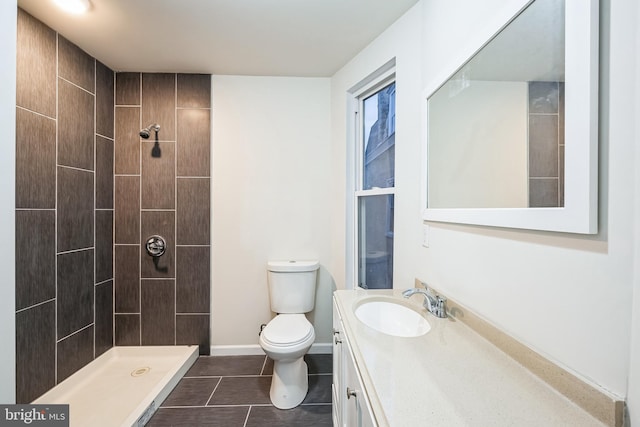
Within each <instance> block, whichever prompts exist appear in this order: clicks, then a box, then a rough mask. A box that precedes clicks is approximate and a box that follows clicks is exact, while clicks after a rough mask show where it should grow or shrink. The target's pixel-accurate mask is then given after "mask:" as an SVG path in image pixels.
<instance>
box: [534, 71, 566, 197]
mask: <svg viewBox="0 0 640 427" xmlns="http://www.w3.org/2000/svg"><path fill="white" fill-rule="evenodd" d="M529 206H530V207H560V206H564V83H562V82H529Z"/></svg>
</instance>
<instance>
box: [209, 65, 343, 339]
mask: <svg viewBox="0 0 640 427" xmlns="http://www.w3.org/2000/svg"><path fill="white" fill-rule="evenodd" d="M329 96H330V93H329V79H326V78H325V79H323V78H284V77H239V76H214V77H213V95H212V97H213V175H212V176H213V209H212V224H213V236H212V238H213V240H212V243H213V255H212V256H213V264H212V270H213V271H212V278H213V279H212V286H213V292H212V313H213V314H212V319H211V337H212V346H213V347H214V351H215V349H216V347H219V346H243V345H244V346H254V347H255V346H257V344H258V331H259V327H260V324H262V323H266V322H268V321H269V320H271V318H272V313H271V311H270V308H269V294H268V288H267V270H266V264H267V261H268V260H288V259H317V260H319V261H320V263H321V268H320V272H319V281H318V292H317V298H316V308H315V311H314V312H313V313H312V314H311V315H310V318H311V319H313V321H314V325H315V329H316V343H330V342H331V292H332V288H333V286H334V285H333V279H332V277H331V275H330V274H329V272H328V269H327V264H328V262H329V260H330V258H331V257H330V249H331V241H330V233H329V231H330V211H331V208H332V204H333V203H334V200H335V197H334V194H332V193H331V191H330V190H331V188H330V182H331V169H330V167H331V161H330V154H331V153H330V146H329V129H330V116H329V113H330V110H329ZM256 348H257V349H259V348H258V347H255V348H254V350H255V349H256Z"/></svg>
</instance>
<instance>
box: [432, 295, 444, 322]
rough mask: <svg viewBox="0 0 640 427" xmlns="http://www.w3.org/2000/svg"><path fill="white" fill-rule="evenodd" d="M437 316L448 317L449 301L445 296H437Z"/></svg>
mask: <svg viewBox="0 0 640 427" xmlns="http://www.w3.org/2000/svg"><path fill="white" fill-rule="evenodd" d="M435 311H436V312H435V313H434V314H435V315H436V316H437V317H442V318H444V317H447V299H446V298H445V297H443V296H440V295H436V307H435Z"/></svg>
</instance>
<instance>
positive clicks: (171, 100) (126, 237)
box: [114, 73, 211, 354]
mask: <svg viewBox="0 0 640 427" xmlns="http://www.w3.org/2000/svg"><path fill="white" fill-rule="evenodd" d="M210 98H211V76H209V75H200V74H152V73H117V74H116V107H115V163H114V167H115V189H114V199H115V246H114V247H115V258H114V259H115V344H116V345H174V344H198V345H199V346H200V353H201V354H208V353H209V317H210V307H209V300H210V298H209V292H210V285H209V283H210V267H209V266H210V260H209V257H210V253H211V246H210V226H209V223H210V220H209V218H210V215H209V212H210V208H209V206H210V172H209V170H210V168H209V161H210V160H209V159H210V133H211V124H210V123H211V120H210V119H211V101H210ZM153 123H157V124H159V125H160V131H159V132H158V135H157V137H158V139H157V141H156V139H155V133H154V132H153V131H151V137H150V138H149V139H147V140H145V139H141V138H140V136H139V131H140V129H142V128H144V127H147V126H148V125H150V124H153ZM152 235H161V236H162V237H164V238H165V240H166V242H167V250H166V252H165V254H164V255H162V256H161V257H160V258H159V259H158V260H157V263H154V260H153V258H152V257H151V256H149V255H148V254H147V253H146V250H145V245H144V244H145V242H146V240H147V238H148V237H149V236H152Z"/></svg>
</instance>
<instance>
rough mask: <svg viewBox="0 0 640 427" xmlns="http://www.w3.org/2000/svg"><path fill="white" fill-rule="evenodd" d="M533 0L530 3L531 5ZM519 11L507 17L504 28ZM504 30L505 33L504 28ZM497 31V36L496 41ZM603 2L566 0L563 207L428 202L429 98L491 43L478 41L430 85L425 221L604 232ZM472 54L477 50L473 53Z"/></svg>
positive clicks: (425, 111) (425, 162)
mask: <svg viewBox="0 0 640 427" xmlns="http://www.w3.org/2000/svg"><path fill="white" fill-rule="evenodd" d="M532 1H533V0H531V1H527V2H526V4H525V5H524V7H523V8H522V9H520V11H521V10H523V9H524V8H525V7H526V6H528V5H529V4H531V3H532ZM520 11H518V13H517V14H515V15H513V14H512V15H511V16H509V17H507V18H506V19H504V18H503V21H502V26H501V27H500V30H502V29H503V28H504V27H505V26H506V25H508V23H509V22H511V21H512V20H513V18H514V17H515V16H517V15H518V14H519V13H520ZM498 32H499V31H498ZM495 34H497V32H495V33H494V34H492V37H490V38H489V39H488V40H489V41H490V40H491V39H492V38H493V36H495ZM598 38H599V2H598V0H565V172H564V174H565V178H564V180H565V198H564V203H565V205H564V207H559V208H497V209H493V208H481V209H458V208H456V209H441V208H438V209H430V208H428V206H427V200H428V197H427V194H428V183H427V176H428V174H427V164H428V163H427V156H428V142H427V135H428V132H427V127H428V102H427V100H428V99H429V97H431V95H433V94H434V93H435V91H437V90H438V88H440V87H441V86H442V85H443V84H444V83H445V82H446V81H447V80H448V79H449V78H450V77H451V76H453V75H454V74H455V73H456V72H457V71H458V70H459V69H460V67H461V66H462V65H463V64H465V63H466V62H467V61H468V60H469V59H470V58H471V57H473V55H475V54H476V53H477V52H478V51H479V50H480V49H482V47H484V45H486V44H487V43H488V42H489V41H486V40H485V41H484V42H483V43H482V45H480V46H478V45H476V46H475V48H471V49H469V50H468V51H467V54H466V55H464V57H463V60H462V61H459V62H457V63H456V64H454V67H451V69H450V70H449V71H450V72H448V73H447V77H446V78H444V79H438V80H437V81H435V82H434V83H433V84H431V85H429V86H427V88H426V90H425V94H426V96H425V97H424V111H423V115H422V117H423V120H424V123H425V129H424V130H423V141H424V152H423V162H424V163H423V177H422V182H423V183H424V191H423V197H424V199H423V200H424V202H423V206H424V207H425V209H424V211H423V214H422V219H423V220H424V221H436V222H451V223H461V224H475V225H486V226H494V227H508V228H522V229H530V230H547V231H557V232H567V233H581V234H595V233H597V232H598V66H599V56H598V46H599V43H598ZM468 52H472V53H471V54H468Z"/></svg>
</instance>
